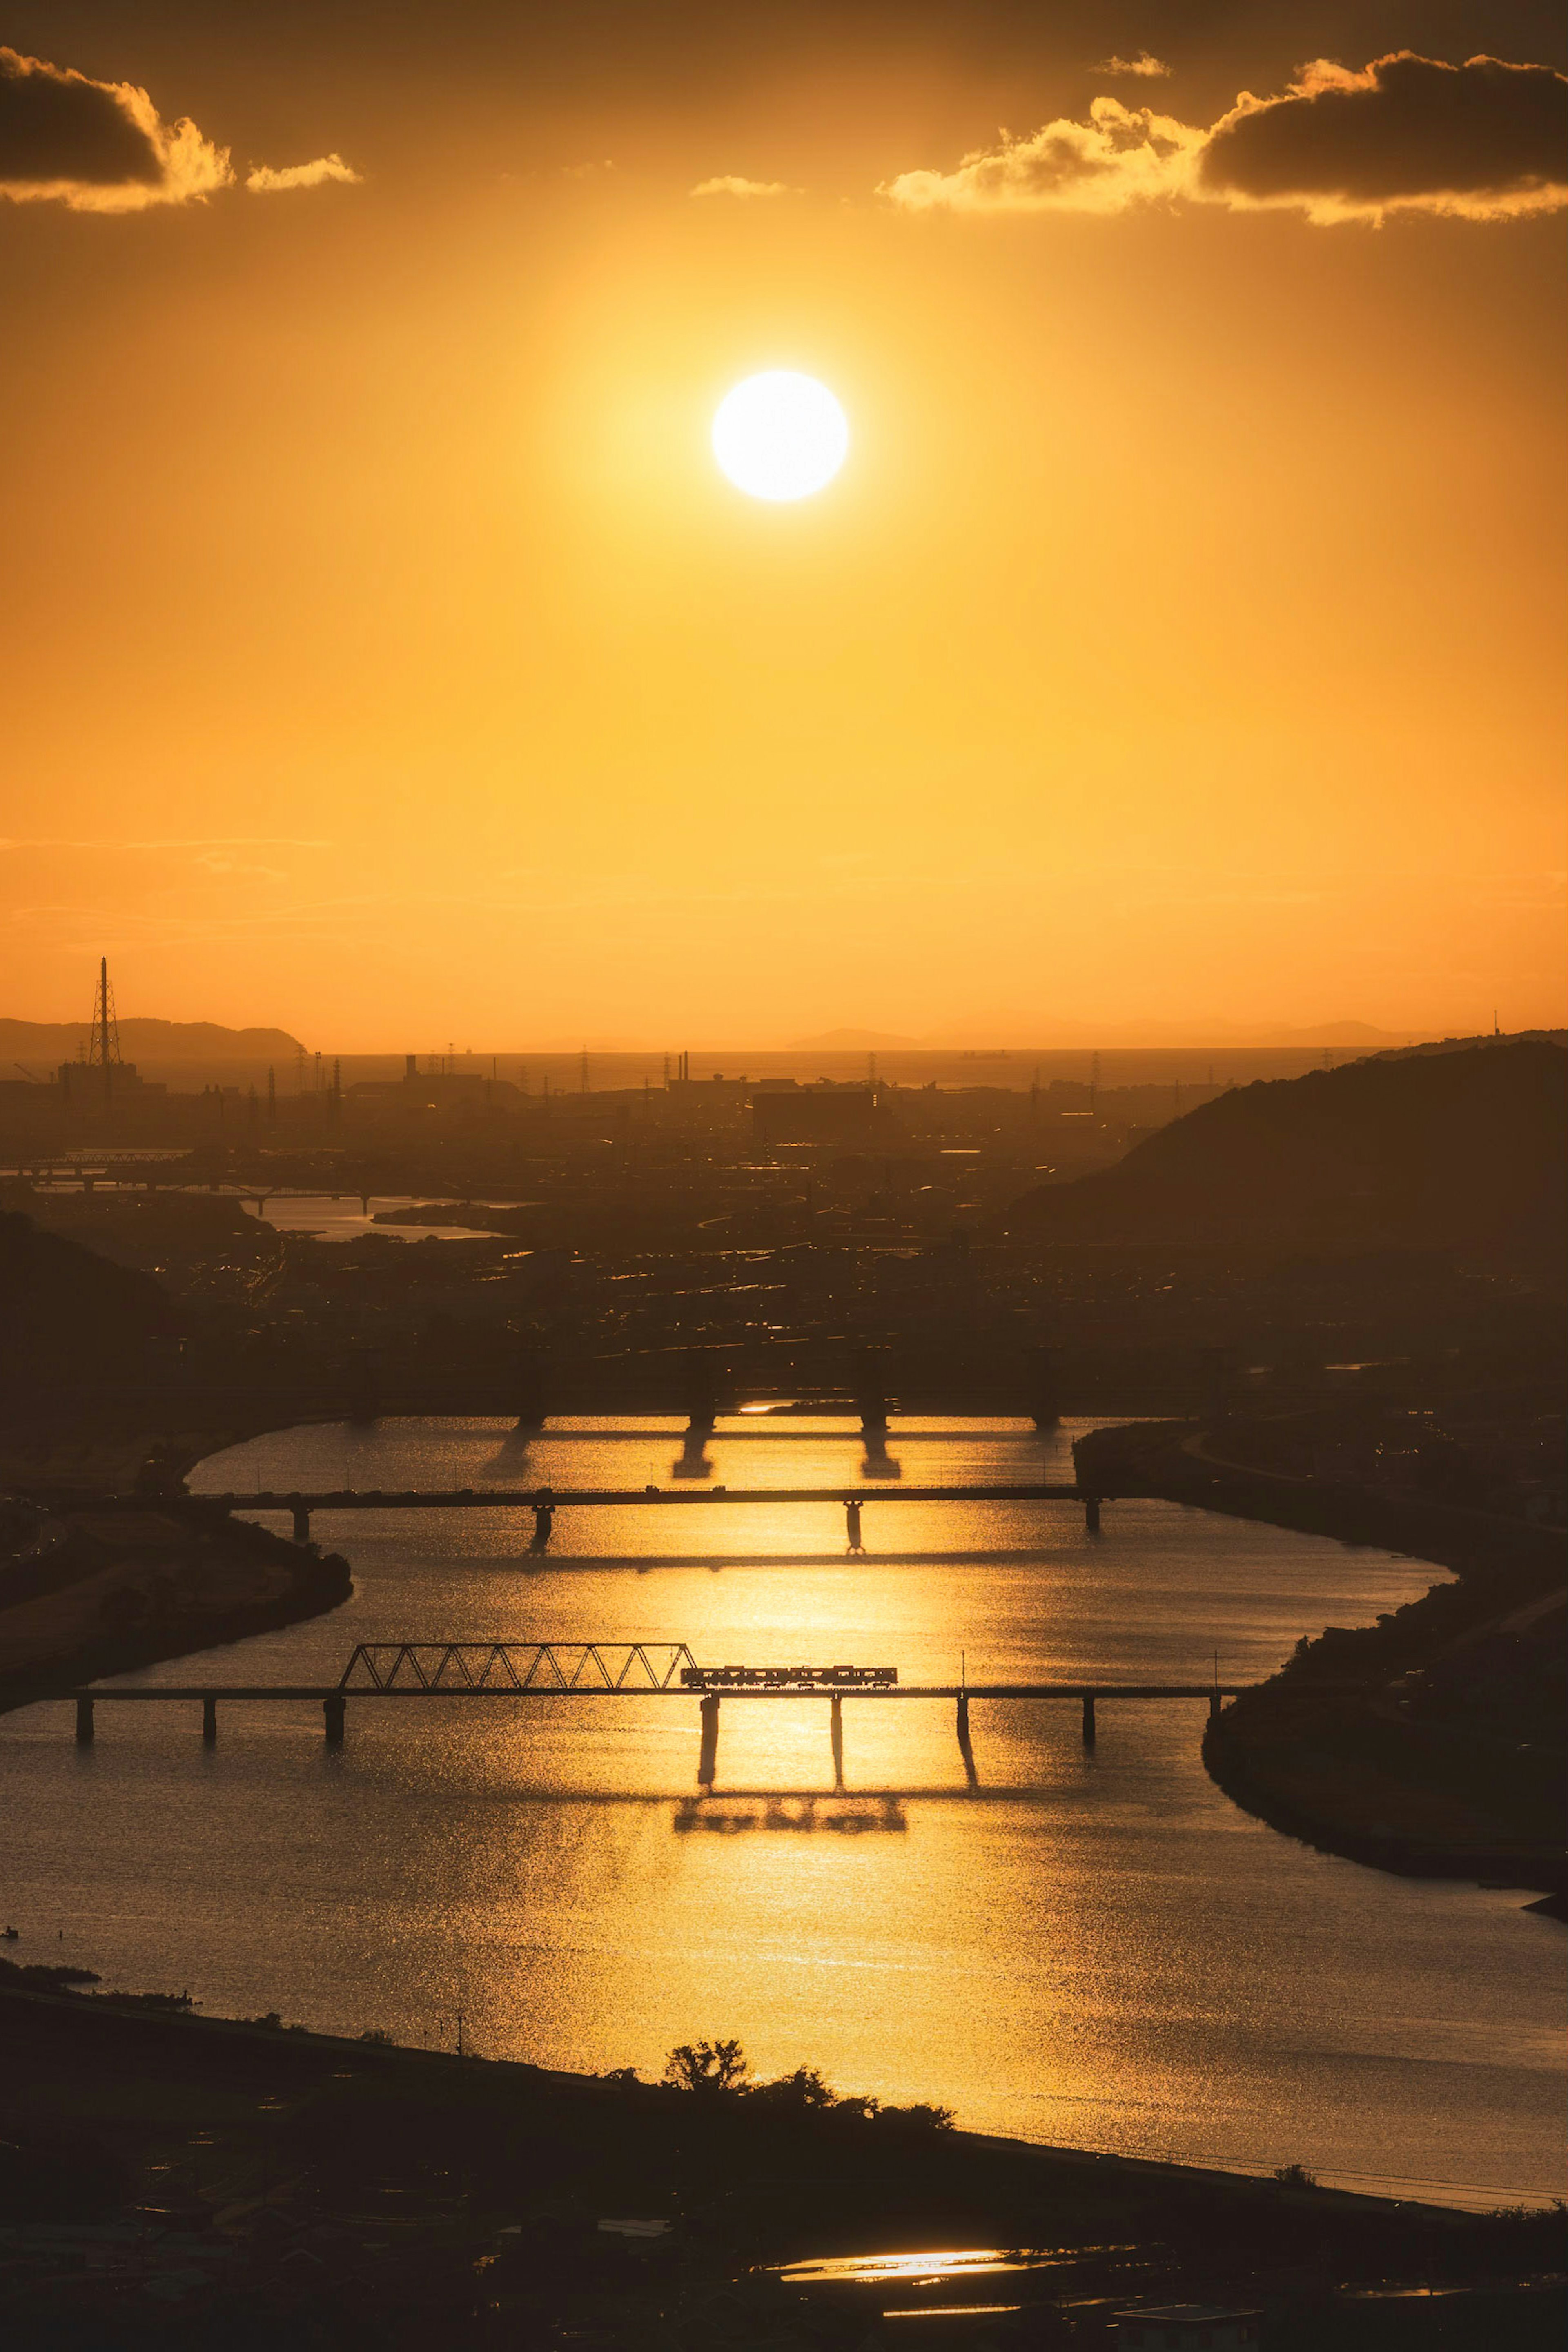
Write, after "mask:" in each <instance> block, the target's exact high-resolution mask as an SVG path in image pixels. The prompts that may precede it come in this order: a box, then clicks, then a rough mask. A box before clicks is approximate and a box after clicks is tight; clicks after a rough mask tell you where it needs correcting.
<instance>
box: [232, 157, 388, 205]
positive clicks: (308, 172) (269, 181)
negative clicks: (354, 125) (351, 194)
mask: <svg viewBox="0 0 1568 2352" xmlns="http://www.w3.org/2000/svg"><path fill="white" fill-rule="evenodd" d="M364 176H365V175H364V173H362V172H356V171H355V169H354V167H353V165H352V164H351V163H344V161H343V159H342V157H341V156H340V155H337V154H332V155H318V156H317V157H316V159H315V161H314V163H285V164H284V165H283V166H282V167H281V169H277V170H275V169H274V167H273V166H272V165H271V164H270V163H258V164H257V165H256V169H255V170H254V171H253V172H247V173H246V182H245V184H246V187H247V188H249V189H250V190H251V192H252V193H253V194H256V195H258V196H267V195H272V194H276V193H277V190H279V189H282V188H319V187H323V186H325V184H327V182H328V181H329V180H340V181H342V183H343V184H344V185H345V186H346V187H350V188H357V187H358V186H359V185H360V184H361V182H362V180H363V179H364Z"/></svg>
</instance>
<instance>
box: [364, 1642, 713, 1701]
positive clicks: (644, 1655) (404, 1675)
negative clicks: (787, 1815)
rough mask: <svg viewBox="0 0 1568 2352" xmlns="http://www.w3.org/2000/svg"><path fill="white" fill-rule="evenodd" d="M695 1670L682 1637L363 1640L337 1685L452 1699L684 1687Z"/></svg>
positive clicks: (688, 1685)
mask: <svg viewBox="0 0 1568 2352" xmlns="http://www.w3.org/2000/svg"><path fill="white" fill-rule="evenodd" d="M700 1672H701V1669H700V1668H699V1667H698V1665H697V1663H696V1660H695V1658H694V1657H693V1656H692V1654H691V1652H690V1650H688V1649H687V1647H686V1645H685V1643H684V1642H361V1643H360V1645H359V1647H358V1648H357V1649H356V1650H355V1652H354V1654H353V1656H352V1657H351V1658H350V1660H349V1663H348V1664H347V1665H346V1666H345V1667H344V1669H343V1675H342V1679H341V1681H340V1683H339V1685H338V1688H339V1690H340V1691H342V1692H343V1693H345V1694H348V1693H350V1692H356V1691H357V1692H361V1693H364V1694H366V1695H367V1696H368V1695H369V1694H371V1693H372V1692H375V1693H379V1694H382V1696H385V1695H387V1694H389V1693H392V1692H393V1691H397V1692H406V1693H408V1694H409V1696H413V1695H414V1694H415V1693H419V1694H422V1695H423V1696H435V1695H436V1694H438V1693H445V1694H450V1696H453V1697H455V1698H457V1697H467V1696H477V1695H478V1694H480V1693H482V1692H483V1693H496V1694H506V1693H507V1692H517V1693H518V1694H519V1695H520V1694H522V1693H524V1692H530V1691H531V1692H535V1693H538V1694H539V1695H540V1696H543V1695H544V1694H545V1693H547V1692H550V1691H575V1692H579V1693H587V1692H590V1691H668V1690H680V1689H683V1688H684V1689H688V1690H689V1689H690V1688H691V1687H692V1685H691V1683H690V1682H689V1681H688V1679H687V1677H688V1676H689V1675H693V1674H697V1673H700Z"/></svg>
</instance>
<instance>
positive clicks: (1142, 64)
mask: <svg viewBox="0 0 1568 2352" xmlns="http://www.w3.org/2000/svg"><path fill="white" fill-rule="evenodd" d="M1089 70H1090V72H1091V73H1097V74H1132V75H1133V76H1134V77H1135V78H1136V79H1138V80H1139V81H1159V80H1161V79H1163V78H1164V77H1165V76H1166V75H1167V74H1168V73H1169V72H1170V71H1171V68H1170V67H1169V66H1167V65H1166V61H1165V59H1164V58H1152V57H1151V56H1150V55H1149V53H1148V51H1147V49H1140V50H1139V51H1138V54H1137V56H1136V57H1135V58H1116V57H1111V58H1101V60H1100V62H1099V64H1098V65H1095V66H1091V67H1090V68H1089Z"/></svg>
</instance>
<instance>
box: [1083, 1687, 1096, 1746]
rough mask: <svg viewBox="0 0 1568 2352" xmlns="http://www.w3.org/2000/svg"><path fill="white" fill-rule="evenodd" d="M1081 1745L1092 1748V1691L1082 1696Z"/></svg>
mask: <svg viewBox="0 0 1568 2352" xmlns="http://www.w3.org/2000/svg"><path fill="white" fill-rule="evenodd" d="M1083 1745H1084V1747H1085V1748H1092V1747H1093V1745H1094V1694H1093V1692H1092V1691H1085V1692H1084V1694H1083Z"/></svg>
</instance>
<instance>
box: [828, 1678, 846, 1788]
mask: <svg viewBox="0 0 1568 2352" xmlns="http://www.w3.org/2000/svg"><path fill="white" fill-rule="evenodd" d="M829 1737H830V1738H831V1741H832V1748H833V1786H834V1788H835V1789H841V1788H842V1787H843V1785H844V1703H843V1700H842V1699H841V1697H840V1696H839V1694H838V1692H837V1691H835V1692H834V1693H833V1697H832V1706H831V1722H830V1725H829Z"/></svg>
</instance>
